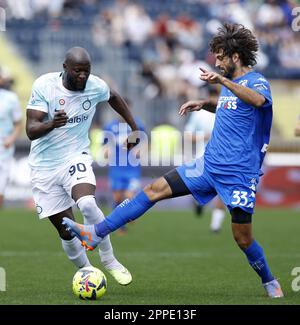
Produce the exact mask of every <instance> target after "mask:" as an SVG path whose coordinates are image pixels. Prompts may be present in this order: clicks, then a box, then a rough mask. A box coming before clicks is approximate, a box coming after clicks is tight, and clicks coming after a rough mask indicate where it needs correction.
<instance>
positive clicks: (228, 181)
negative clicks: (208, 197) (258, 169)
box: [216, 175, 258, 215]
mask: <svg viewBox="0 0 300 325" xmlns="http://www.w3.org/2000/svg"><path fill="white" fill-rule="evenodd" d="M257 183H258V178H256V177H248V176H244V175H233V176H229V175H225V176H222V177H219V178H218V179H217V180H216V189H217V192H218V194H219V196H220V198H221V199H222V201H223V203H224V205H225V206H227V208H228V210H229V211H232V210H233V209H235V208H239V209H241V210H242V211H245V212H246V214H251V215H252V214H253V212H254V207H255V203H256V186H257Z"/></svg>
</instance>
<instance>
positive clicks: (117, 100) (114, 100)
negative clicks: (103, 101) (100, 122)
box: [108, 90, 138, 131]
mask: <svg viewBox="0 0 300 325" xmlns="http://www.w3.org/2000/svg"><path fill="white" fill-rule="evenodd" d="M108 103H109V105H110V106H111V107H112V108H113V109H114V110H115V111H116V112H117V113H118V114H120V115H121V116H122V117H123V118H124V120H125V121H126V122H127V123H128V124H129V126H130V127H131V130H132V131H138V128H137V126H136V124H135V121H134V119H133V116H132V114H131V112H130V109H129V107H128V105H127V104H126V102H125V100H124V99H123V98H122V97H121V96H120V95H119V94H118V93H117V92H116V91H114V90H111V91H110V98H109V100H108Z"/></svg>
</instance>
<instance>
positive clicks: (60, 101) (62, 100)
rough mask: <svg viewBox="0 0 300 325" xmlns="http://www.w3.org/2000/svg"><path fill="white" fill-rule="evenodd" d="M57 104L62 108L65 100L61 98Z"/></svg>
mask: <svg viewBox="0 0 300 325" xmlns="http://www.w3.org/2000/svg"><path fill="white" fill-rule="evenodd" d="M58 102H59V105H60V106H63V105H65V103H66V102H65V100H64V99H63V98H61V99H60V100H59V101H58Z"/></svg>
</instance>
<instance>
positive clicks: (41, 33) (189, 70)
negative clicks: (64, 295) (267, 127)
mask: <svg viewBox="0 0 300 325" xmlns="http://www.w3.org/2000/svg"><path fill="white" fill-rule="evenodd" d="M296 6H300V2H299V1H284V0H282V1H280V0H277V1H276V0H266V1H262V0H257V1H256V0H254V1H243V0H240V1H239V0H228V1H225V0H224V1H223V0H218V1H207V0H153V1H147V0H137V1H129V0H116V1H114V0H53V1H47V0H23V1H17V0H0V7H1V8H4V9H5V14H6V31H5V32H1V34H0V48H1V51H0V67H1V73H2V74H4V75H5V76H6V78H7V80H8V81H9V82H10V84H11V87H12V90H14V91H16V93H17V94H18V96H19V98H20V100H21V103H22V106H23V108H24V116H25V107H26V103H27V101H28V99H29V96H30V90H31V85H32V82H33V81H34V79H35V78H36V77H37V76H39V75H41V74H43V73H47V72H51V71H60V70H61V69H62V62H63V58H64V54H65V52H66V50H67V49H69V48H70V47H72V46H83V47H85V48H86V49H87V50H88V51H89V53H90V54H91V57H92V73H94V74H96V75H100V76H101V77H102V78H103V79H104V80H106V81H107V82H108V83H109V84H110V85H111V86H112V87H113V88H115V89H116V90H117V91H118V92H119V93H120V94H121V95H123V96H124V97H126V98H129V99H130V100H131V102H132V110H133V113H134V115H135V116H138V117H140V118H141V119H142V120H143V122H144V123H145V125H146V126H147V130H146V131H147V132H148V133H149V134H150V132H151V130H153V128H155V127H156V126H157V125H160V124H166V123H167V124H169V125H172V126H173V127H174V128H176V129H177V130H179V131H183V128H184V124H185V122H186V120H185V119H182V118H179V116H178V114H177V112H178V108H179V107H180V105H181V104H182V103H183V102H184V101H186V100H187V99H191V98H197V97H200V96H202V95H205V94H206V92H207V89H206V88H205V87H204V85H203V83H202V82H201V81H200V80H199V79H198V78H197V75H198V72H197V71H198V67H199V66H200V65H210V66H211V67H213V58H212V56H211V54H210V53H209V51H208V41H209V39H210V37H211V36H212V35H213V34H214V33H215V32H216V30H217V28H218V26H219V25H220V24H221V23H222V22H224V21H230V22H236V23H242V24H244V25H245V26H247V27H249V28H250V29H251V30H253V31H254V32H255V34H256V35H257V37H258V39H259V43H260V53H259V56H258V64H257V67H256V69H257V70H258V71H260V72H261V73H263V74H264V75H265V76H266V77H267V78H268V79H269V80H270V82H271V87H272V93H273V99H274V124H273V129H272V138H271V145H270V148H269V151H268V154H267V157H266V163H265V166H264V171H265V176H264V178H263V180H262V183H261V185H260V193H259V195H258V199H257V203H258V204H257V206H258V214H259V215H260V214H261V215H264V214H267V215H268V218H269V219H268V220H271V218H272V217H274V219H272V221H266V220H264V221H263V222H266V224H265V227H266V228H265V229H268V228H267V225H268V224H269V222H272V223H273V222H274V220H275V221H277V222H278V224H276V222H275V226H274V229H273V230H274V232H273V233H272V236H273V237H276V236H279V239H280V234H279V230H278V229H282V230H283V233H286V235H287V239H288V238H289V233H290V232H291V231H292V230H293V229H295V227H298V226H299V225H298V223H297V222H296V221H297V220H296V216H297V215H298V214H299V208H300V167H299V166H300V138H298V139H297V138H295V137H294V128H295V126H296V123H297V121H298V118H299V114H300V108H299V99H300V60H299V57H300V32H299V31H298V32H295V31H293V30H292V27H291V26H292V20H293V19H294V18H295V16H293V15H292V9H293V8H294V7H296ZM114 116H115V113H114V112H113V111H112V110H110V109H107V107H99V109H98V111H97V114H96V116H95V120H94V131H96V132H95V133H94V134H93V136H92V138H93V150H94V154H95V157H97V155H98V154H99V152H98V151H97V150H98V149H99V150H100V146H99V148H98V145H97V141H98V142H100V140H99V138H97V137H98V135H99V133H97V130H99V129H101V127H102V126H103V124H104V123H105V122H108V121H109V120H110V119H112V118H113V117H114ZM29 146H30V143H29V141H28V139H27V138H26V136H25V133H24V132H23V134H22V136H21V137H20V139H19V140H18V142H17V148H16V154H15V157H16V159H15V162H14V165H13V167H12V169H11V178H10V183H9V186H8V188H7V192H6V208H5V210H3V211H1V212H0V213H1V219H2V220H1V221H0V222H2V223H3V227H4V231H5V227H6V226H7V227H12V231H13V229H14V228H13V227H14V226H13V222H17V223H18V222H20V219H18V218H17V216H16V213H17V214H19V213H21V215H22V213H23V212H24V215H26V216H30V218H31V219H33V218H36V215H35V212H34V210H33V209H32V208H33V206H32V200H31V190H30V185H29V174H28V167H27V155H28V152H29ZM155 149H156V148H155ZM94 167H95V171H96V174H97V199H98V200H99V204H100V205H101V206H103V207H105V208H106V209H109V206H110V200H111V195H110V192H109V190H108V183H107V178H106V176H105V175H106V172H107V169H106V168H105V167H104V168H103V167H102V168H100V167H99V166H98V165H97V164H95V166H94ZM169 168H172V167H164V166H160V167H144V168H143V183H147V182H149V180H151V179H153V178H154V177H156V176H159V175H162V174H163V173H164V172H165V171H167V170H168V169H169ZM191 205H192V199H191V198H189V197H188V198H181V199H178V200H170V201H166V202H162V203H160V204H159V205H158V208H160V209H159V211H161V212H159V213H162V214H164V213H170V210H174V212H173V214H174V215H175V217H174V220H176V222H177V223H178V227H183V226H184V225H185V223H183V221H181V219H180V218H179V214H182V213H183V214H185V215H187V216H191V215H192V212H191ZM15 208H16V210H14V209H15ZM24 208H26V209H27V211H26V209H24ZM265 208H268V209H269V210H264V209H265ZM20 209H21V210H20ZM181 210H183V212H180V211H181ZM20 211H21V212H20ZM164 211H167V212H164ZM265 211H267V212H265ZM171 214H172V213H171ZM177 214H178V218H177V217H176V215H177ZM280 215H281V217H282V218H285V220H282V219H281V218H280ZM19 217H20V216H19ZM289 217H290V219H291V220H292V221H291V223H289V222H288V221H287V220H286V219H288V218H289ZM187 218H188V217H187ZM191 218H192V217H191ZM8 219H9V220H8ZM31 219H30V220H31ZM13 220H15V221H13ZM34 220H35V219H34ZM32 222H33V221H32ZM157 222H158V221H157ZM176 222H175V221H174V224H175V223H176ZM145 223H146V226H145V227H147V229H151V227H153V226H151V223H149V224H148V223H147V221H145ZM191 223H192V226H191V228H193V227H196V228H197V227H199V229H200V228H201V229H202V230H201V231H202V235H203V236H204V237H203V238H206V237H208V235H207V236H206V232H205V229H204V228H205V227H206V221H200V220H196V221H195V220H194V219H193V220H192V221H191ZM200 223H201V224H200ZM33 224H34V227H35V228H34V230H33V232H35V231H37V232H39V231H42V230H40V229H43V228H45V229H46V228H47V226H45V225H44V224H43V225H42V226H40V223H35V222H33ZM143 225H144V221H142V222H141V226H135V225H134V226H133V227H132V228H133V229H132V230H130V232H132V235H130V233H129V235H128V237H129V238H126V239H125V241H129V240H130V236H132V237H131V239H132V241H134V240H135V241H136V242H139V240H140V239H139V236H138V234H139V231H138V229H139V228H138V227H142V231H144V228H143ZM154 225H156V223H154ZM179 225H180V226H179ZM26 227H27V226H24V229H27V228H26ZM40 227H41V228H40ZM149 227H150V228H149ZM166 227H167V225H166ZM172 227H173V226H172ZM282 227H283V228H282ZM284 227H285V228H284ZM1 228H2V227H1ZM49 228H50V226H49ZM227 228H228V227H227ZM227 228H226V230H224V232H226V233H228V234H227V235H226V236H228V238H227V237H226V236H225V234H224V236H225V238H224V237H223V238H222V239H218V240H220V241H221V240H225V241H226V240H228V241H230V232H229V229H227ZM262 228H264V227H262ZM27 230H28V231H29V232H30V231H32V230H30V229H27ZM149 231H150V232H151V230H149ZM174 231H175V230H174ZM187 231H188V230H187ZM189 231H191V236H193V235H192V233H193V230H192V229H190V230H189ZM21 233H22V232H21ZM46 233H47V232H46ZM51 234H52V233H51ZM53 235H54V234H53ZM153 235H154V236H156V235H157V237H159V234H157V233H156V232H154V233H151V236H153ZM194 235H196V234H194ZM27 236H29V238H30V234H27ZM272 236H271V235H270V237H272ZM170 237H172V235H171V234H170ZM273 237H272V238H273ZM206 239H207V241H210V240H211V239H209V238H206ZM285 240H286V239H285V238H284V241H285ZM118 241H119V239H118V238H116V242H117V247H118V245H121V246H122V242H121V241H120V243H119V242H118ZM291 241H292V242H293V240H291ZM294 242H295V241H294ZM298 244H299V243H298ZM5 245H6V244H5V243H4V246H5ZM130 245H131V244H129V246H130ZM173 245H174V246H173ZM207 245H208V244H207ZM216 245H217V243H216ZM25 246H26V244H25ZM170 247H171V248H170V249H171V250H172V249H173V250H174V252H176V251H177V248H176V243H175V244H170ZM213 247H215V246H213ZM272 247H273V246H272V245H271V244H270V248H272ZM275 247H276V245H275ZM287 247H289V246H287ZM0 249H2V248H0ZM47 249H48V247H47ZM209 249H210V248H209ZM213 249H215V248H213ZM57 250H58V251H59V248H57ZM193 250H196V249H195V248H194V249H193ZM121 253H122V249H121ZM124 254H125V255H126V252H125V253H124ZM145 254H146V253H145ZM287 254H288V256H289V254H293V253H292V252H291V250H289V252H288V253H287ZM295 254H297V253H295ZM295 254H294V255H293V258H295V256H296V255H295ZM8 255H9V254H8ZM204 255H205V253H204ZM5 256H6V255H5V254H2V256H1V260H2V261H1V262H0V266H1V265H3V263H4V262H3V258H4V257H5ZM150 256H151V254H150ZM163 256H164V255H163V254H162V256H160V258H162V257H163ZM298 257H299V254H298ZM60 258H61V259H63V256H61V257H60ZM148 258H149V257H148ZM280 258H281V263H282V264H285V262H286V260H285V259H284V256H281V257H280ZM295 263H296V262H295ZM292 264H293V263H291V265H290V266H289V267H292ZM298 264H299V263H298ZM294 266H297V265H296V264H295V265H294ZM69 268H70V269H71V266H69ZM285 271H286V270H285ZM141 272H142V271H141ZM288 279H289V280H291V277H290V274H289V277H288ZM288 279H286V282H287V283H288V281H289V280H288ZM297 298H298V300H297V301H298V303H299V301H300V300H299V297H297ZM145 299H146V298H145ZM0 301H1V295H0ZM11 301H13V300H9V298H7V300H6V302H7V303H10V302H11ZM33 301H34V300H33ZM120 301H121V303H124V301H125V303H126V299H125V300H120ZM136 301H137V303H138V300H136ZM168 301H169V302H173V301H172V300H165V301H164V300H162V301H161V302H160V303H164V302H168ZM49 302H50V301H49ZM113 302H114V301H113ZM131 302H132V301H129V303H131ZM184 302H186V301H183V303H184ZM202 302H204V303H205V301H202ZM216 302H217V301H216ZM290 302H291V303H292V301H290ZM17 303H19V302H18V301H17ZM45 303H47V301H45ZM133 303H134V302H133ZM142 303H147V301H142ZM152 303H153V301H152ZM195 303H197V301H195ZM220 303H222V301H221V302H220ZM225 303H226V302H225ZM245 303H247V302H245Z"/></svg>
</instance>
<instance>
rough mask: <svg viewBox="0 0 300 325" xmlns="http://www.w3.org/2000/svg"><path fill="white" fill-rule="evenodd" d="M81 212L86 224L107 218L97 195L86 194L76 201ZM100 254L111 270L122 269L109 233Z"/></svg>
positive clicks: (100, 247)
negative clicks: (96, 198) (97, 201)
mask: <svg viewBox="0 0 300 325" xmlns="http://www.w3.org/2000/svg"><path fill="white" fill-rule="evenodd" d="M76 204H77V206H78V208H79V210H80V212H81V213H82V214H83V217H84V224H86V225H92V224H96V223H99V222H101V221H102V220H104V219H105V217H104V214H103V212H102V211H101V210H100V209H99V207H98V205H97V203H96V200H95V197H94V196H93V195H86V196H83V197H81V198H80V199H79V200H78V201H77V202H76ZM99 256H100V260H101V263H102V264H103V265H104V266H105V267H106V268H107V269H109V270H111V269H121V268H123V266H122V264H121V263H119V262H118V260H117V259H116V258H115V256H114V251H113V247H112V245H111V242H110V237H109V235H108V236H106V237H105V238H103V239H102V240H101V242H100V244H99Z"/></svg>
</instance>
